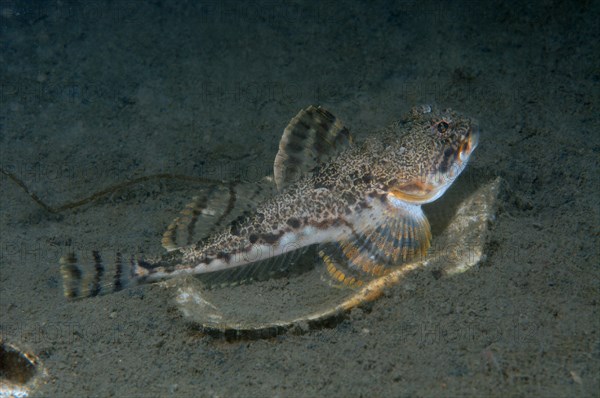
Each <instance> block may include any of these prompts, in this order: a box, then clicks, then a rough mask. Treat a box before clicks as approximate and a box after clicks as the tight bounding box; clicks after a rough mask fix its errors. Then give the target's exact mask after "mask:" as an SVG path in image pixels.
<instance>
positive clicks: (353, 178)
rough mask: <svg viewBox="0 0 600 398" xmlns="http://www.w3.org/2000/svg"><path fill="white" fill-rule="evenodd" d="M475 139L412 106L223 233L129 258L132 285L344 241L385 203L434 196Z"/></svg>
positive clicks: (465, 124) (439, 115) (376, 218)
mask: <svg viewBox="0 0 600 398" xmlns="http://www.w3.org/2000/svg"><path fill="white" fill-rule="evenodd" d="M477 142H478V130H477V125H476V123H475V122H474V121H473V120H471V119H469V118H466V117H463V116H460V115H459V114H457V113H456V112H454V111H452V110H444V111H441V110H438V109H435V108H433V107H431V106H429V105H424V106H420V107H416V108H413V109H412V111H411V112H410V113H409V115H407V116H406V117H405V118H404V119H402V120H400V121H398V122H396V123H393V124H392V125H390V126H389V127H387V128H385V129H383V130H381V131H377V132H375V133H373V134H371V135H369V138H367V139H366V140H365V141H364V142H363V143H362V144H360V145H355V146H350V147H349V148H348V149H346V150H345V151H343V152H341V153H340V154H338V155H337V156H336V157H334V158H333V159H332V160H331V161H329V162H327V163H325V164H322V165H320V166H319V167H318V168H317V169H316V170H315V171H314V172H313V173H312V175H310V176H308V177H304V178H300V179H299V180H298V181H296V182H295V183H293V184H291V185H289V186H287V187H286V188H285V189H284V190H283V191H282V192H281V193H279V194H278V195H276V196H274V197H273V198H271V199H269V200H267V201H266V202H264V203H262V204H261V205H260V206H258V208H257V209H256V210H255V211H254V212H252V213H251V214H249V215H247V216H244V217H243V218H240V219H237V220H235V221H234V222H232V223H231V225H229V226H228V227H227V228H225V229H224V230H223V231H222V232H220V233H216V234H213V235H211V236H209V237H208V238H206V239H203V240H201V241H200V242H198V243H196V244H194V245H190V246H186V247H182V248H179V249H177V250H174V251H172V252H170V253H167V254H165V255H164V256H162V257H160V258H158V259H155V260H138V261H136V262H135V267H134V270H133V278H134V279H137V282H138V283H141V282H146V281H154V280H161V279H165V278H170V277H174V276H177V275H185V274H199V273H207V272H213V271H218V270H223V269H228V268H233V267H239V266H243V265H244V264H249V263H254V262H256V261H260V260H264V259H267V258H270V257H274V256H278V255H281V254H283V253H286V252H289V251H293V250H297V249H299V248H302V247H306V246H309V245H312V244H316V243H326V242H338V241H343V240H345V239H350V238H351V237H352V236H354V235H355V234H356V232H357V231H360V230H361V229H363V228H364V226H365V225H368V224H369V223H371V224H377V223H380V222H384V221H385V220H384V219H383V218H384V217H385V216H386V214H387V213H386V209H387V208H404V207H406V208H409V210H408V211H412V210H411V209H412V208H414V209H416V210H417V211H420V205H421V204H423V203H429V202H432V201H434V200H436V199H437V198H439V197H440V196H441V195H442V194H443V193H444V192H445V190H446V189H447V188H448V187H449V186H450V185H451V184H452V182H453V181H454V180H455V179H456V178H457V177H458V175H459V174H460V173H461V171H462V170H463V169H464V167H465V166H466V164H467V162H468V160H469V157H470V155H471V153H472V152H473V150H474V149H475V147H476V146H477Z"/></svg>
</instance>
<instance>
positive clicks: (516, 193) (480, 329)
mask: <svg viewBox="0 0 600 398" xmlns="http://www.w3.org/2000/svg"><path fill="white" fill-rule="evenodd" d="M599 16H600V7H599V2H594V1H573V2H568V1H565V2H561V1H541V2H506V1H493V2H480V1H457V2H421V1H398V2H383V1H376V2H347V3H339V2H335V1H324V2H318V3H317V2H290V3H287V4H281V3H279V2H250V3H245V4H242V3H238V2H233V1H232V2H228V1H223V2H222V1H213V2H195V1H188V2H168V1H154V2H140V1H88V2H81V3H79V2H71V1H60V2H58V1H49V2H28V1H22V2H20V1H16V2H13V1H2V2H0V31H1V42H0V45H1V50H0V65H1V66H0V68H1V69H0V79H1V81H0V82H1V87H2V90H1V92H0V96H1V97H0V117H1V119H0V163H1V165H2V168H3V169H4V170H8V171H10V172H11V173H14V174H15V175H17V176H18V177H19V178H20V179H21V180H23V181H24V182H25V183H26V184H27V186H29V187H30V189H31V190H32V191H34V192H35V193H37V195H39V196H40V197H41V198H43V200H44V201H46V202H47V203H49V204H51V205H59V204H61V203H65V202H69V201H72V200H76V199H78V198H81V197H84V196H86V195H88V194H90V193H92V192H95V191H98V190H99V189H102V188H104V187H106V186H109V185H111V184H115V183H119V182H122V181H126V180H131V179H133V178H136V177H139V176H144V175H151V174H156V173H176V174H181V175H193V176H202V177H208V178H217V179H231V178H235V177H240V178H244V179H258V178H260V177H262V176H263V175H265V174H267V173H269V172H270V168H271V165H272V159H273V157H274V155H275V153H276V150H277V144H278V140H279V137H280V135H281V132H282V129H283V128H284V127H285V125H286V124H287V122H288V121H289V119H290V118H291V117H292V116H293V115H295V114H296V112H297V111H298V110H299V109H301V108H304V107H306V106H307V105H309V104H318V105H323V106H326V107H327V108H328V109H329V110H331V111H332V112H333V113H335V114H336V115H337V116H338V117H340V118H341V119H343V120H344V121H345V123H346V125H347V126H349V127H350V129H351V130H352V131H353V134H354V135H355V136H356V137H357V138H358V139H360V138H361V137H364V136H365V135H366V134H368V133H369V131H371V130H373V129H376V128H379V127H382V126H384V125H385V124H387V123H389V122H391V121H393V120H394V119H397V118H398V117H399V115H400V114H401V113H403V112H405V111H406V110H407V109H409V108H410V107H411V106H413V105H415V104H420V103H436V104H438V105H440V106H444V107H452V108H455V109H458V110H460V111H461V112H463V113H466V114H468V115H470V116H473V117H476V118H477V119H479V121H480V125H481V129H482V135H481V139H480V147H479V148H478V149H477V152H476V155H475V158H474V159H473V163H472V164H471V165H470V167H471V171H472V172H473V173H476V174H477V173H478V174H480V175H485V176H494V175H499V176H502V177H503V178H504V180H505V181H506V186H507V189H506V193H505V194H504V195H503V197H502V198H501V204H500V211H499V214H498V217H497V221H496V223H495V224H494V225H493V226H492V228H493V233H492V237H491V241H490V243H489V247H488V250H487V260H486V261H485V262H484V263H483V264H481V266H480V267H478V268H477V269H474V270H472V271H470V272H468V273H465V274H462V275H460V276H459V277H455V278H449V279H436V278H435V277H434V276H432V275H431V274H430V273H427V272H423V273H421V274H418V275H415V276H413V277H411V278H409V280H407V281H406V283H405V284H403V285H402V286H399V287H398V289H395V290H394V291H392V292H390V294H389V295H388V297H385V298H384V299H383V300H380V301H378V302H377V303H375V304H374V305H373V306H371V307H370V308H369V309H368V310H359V311H354V312H353V313H352V314H351V315H350V317H349V318H348V319H347V320H345V321H343V322H341V323H340V324H338V325H336V326H335V327H334V328H325V329H318V330H312V331H309V332H307V333H304V334H300V335H295V334H286V335H282V336H279V337H276V338H272V339H266V340H257V341H238V342H224V341H219V340H214V339H212V338H210V337H207V336H203V335H202V334H199V333H197V332H195V331H194V329H193V328H191V327H190V325H189V324H188V323H187V322H186V321H185V319H183V318H182V317H181V316H180V314H179V313H178V312H177V311H176V310H175V309H174V308H173V304H172V302H171V301H170V300H171V295H170V292H169V291H168V290H165V289H161V288H160V287H159V286H155V285H153V286H149V287H145V288H143V289H136V290H135V291H133V292H123V293H121V294H117V295H109V296H105V297H102V298H98V299H94V300H88V301H82V302H78V303H67V302H66V301H65V300H64V298H63V296H62V287H61V282H60V275H59V273H58V265H57V259H58V258H59V257H60V256H61V255H62V254H64V252H65V251H66V250H67V246H68V245H70V247H74V248H75V249H78V250H83V251H89V250H90V249H103V250H109V251H113V250H115V248H119V249H122V250H125V251H126V250H129V251H131V252H139V251H144V252H146V253H156V252H159V251H160V250H161V249H160V245H159V242H160V236H161V233H162V230H163V229H164V227H165V225H167V224H168V223H169V222H170V220H171V219H172V218H173V217H174V215H175V214H177V212H178V211H179V210H180V209H181V208H182V207H183V205H184V204H185V203H187V202H188V201H189V199H190V197H191V196H193V195H194V192H195V190H196V189H198V188H199V187H198V186H194V185H193V184H189V185H185V184H169V183H167V182H162V181H153V182H148V183H144V184H141V185H140V186H137V187H135V189H131V190H125V191H120V192H117V193H115V194H113V195H110V196H109V197H108V198H104V199H102V200H100V201H96V202H94V203H93V204H90V205H86V206H83V207H79V208H77V209H75V210H67V211H64V212H61V213H59V214H58V215H52V214H48V213H47V212H45V211H44V210H42V209H40V208H39V207H38V206H37V205H36V204H35V203H34V202H33V201H32V200H31V198H30V197H29V196H28V195H26V194H25V193H24V192H23V191H22V190H21V189H20V188H19V187H18V186H17V185H16V184H14V182H13V181H11V180H10V179H8V178H7V177H6V176H5V175H2V177H1V180H0V186H1V189H2V195H1V198H0V226H1V228H0V233H1V241H2V247H1V257H0V260H1V263H0V327H1V329H0V332H1V334H2V338H3V339H5V340H6V341H10V342H12V343H14V344H18V345H20V346H23V347H27V348H28V349H30V350H31V351H32V352H35V353H36V354H37V355H39V356H40V358H41V359H42V361H43V362H44V364H45V366H46V367H47V369H48V373H49V378H48V380H47V384H45V385H44V386H43V387H41V388H40V390H39V391H38V394H39V396H52V397H57V396H73V397H80V396H110V395H115V396H123V397H128V396H184V397H187V396H198V395H199V396H221V397H223V396H325V395H327V396H404V395H419V396H432V395H438V396H457V395H461V396H465V395H466V396H469V395H478V396H479V395H505V394H510V395H525V394H532V395H544V396H593V395H595V394H597V391H598V389H599V387H600V386H599V379H600V376H599V374H600V336H599V332H598V331H599V330H600V328H599V326H600V325H599V316H598V302H599V298H600V296H599V270H598V263H599V261H598V260H599V258H598V257H599V254H598V236H599V234H598V231H599V230H598V226H599V212H598V197H599V196H598V194H599V192H598V191H599V175H598V152H599V141H600V139H599V138H598V137H599V135H598V134H597V131H598V130H599V128H600V122H599V120H600V119H599V118H598V115H599V114H600V110H599V99H600V98H599V97H600V68H599V66H598V65H599V63H598V60H599V58H600V44H599V43H600V33H599V28H598V19H599ZM594 391H596V393H594Z"/></svg>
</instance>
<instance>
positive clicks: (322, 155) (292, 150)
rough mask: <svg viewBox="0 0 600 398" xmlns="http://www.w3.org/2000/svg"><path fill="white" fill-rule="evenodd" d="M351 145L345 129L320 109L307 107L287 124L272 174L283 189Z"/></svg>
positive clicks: (278, 187)
mask: <svg viewBox="0 0 600 398" xmlns="http://www.w3.org/2000/svg"><path fill="white" fill-rule="evenodd" d="M350 144H352V137H351V136H350V132H349V131H348V129H347V128H346V127H345V126H344V125H343V124H342V122H341V121H340V120H338V119H337V118H336V117H335V116H333V115H332V114H331V113H329V112H328V111H326V110H325V109H323V108H321V107H318V108H317V107H314V106H312V105H311V106H309V107H308V108H306V109H303V110H301V111H300V112H298V114H297V115H296V116H295V117H294V118H293V119H292V120H291V121H290V123H289V124H288V126H287V127H286V128H285V130H284V131H283V136H282V137H281V141H279V151H278V152H277V155H276V156H275V164H274V170H273V171H274V174H275V184H276V185H277V189H279V190H282V189H283V188H285V187H286V186H288V185H289V184H291V183H293V182H294V181H296V180H297V179H298V178H300V177H301V176H304V175H308V174H310V172H311V171H312V170H313V169H314V168H315V167H316V166H318V165H319V164H320V163H323V162H326V161H328V160H329V159H331V158H332V157H334V156H335V155H337V154H339V153H340V152H341V151H343V150H344V149H345V148H346V147H347V146H349V145H350Z"/></svg>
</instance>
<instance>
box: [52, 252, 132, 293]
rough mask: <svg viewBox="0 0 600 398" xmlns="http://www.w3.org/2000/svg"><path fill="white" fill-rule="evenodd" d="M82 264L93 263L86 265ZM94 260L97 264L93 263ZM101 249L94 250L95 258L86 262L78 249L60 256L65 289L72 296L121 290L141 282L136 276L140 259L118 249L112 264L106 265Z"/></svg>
mask: <svg viewBox="0 0 600 398" xmlns="http://www.w3.org/2000/svg"><path fill="white" fill-rule="evenodd" d="M82 264H90V265H89V266H82ZM91 264H93V266H92V265H91ZM104 264H105V262H104V260H103V258H102V256H101V255H100V253H99V252H98V251H93V252H92V258H91V259H89V260H88V259H86V260H85V261H83V262H80V260H79V259H78V258H77V256H76V255H75V253H69V254H68V255H66V256H63V257H61V259H60V273H61V275H62V278H63V289H64V294H65V297H66V298H68V299H80V298H85V297H95V296H100V295H104V294H108V293H113V292H118V291H120V290H122V289H124V288H126V287H129V286H132V285H135V284H137V283H138V282H139V281H138V280H137V279H136V277H135V275H134V274H135V273H134V270H135V267H136V265H135V264H136V262H135V261H134V259H133V257H132V258H131V259H130V260H126V259H124V258H123V256H122V254H121V253H119V252H117V253H116V254H115V256H114V258H113V259H112V262H111V264H112V265H111V266H110V267H108V268H107V267H106V266H105V265H104Z"/></svg>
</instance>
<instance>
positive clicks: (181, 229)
mask: <svg viewBox="0 0 600 398" xmlns="http://www.w3.org/2000/svg"><path fill="white" fill-rule="evenodd" d="M274 193H275V185H274V184H273V181H272V179H268V178H264V179H262V180H261V181H256V182H248V183H240V184H230V185H229V186H225V185H218V186H213V187H211V188H210V189H209V190H208V191H207V192H205V193H204V194H203V195H200V196H196V197H194V198H193V200H192V202H191V203H189V204H188V205H187V206H186V207H185V208H184V209H183V210H182V211H181V212H180V213H179V217H177V218H176V219H174V220H173V222H171V224H170V225H169V226H168V227H167V230H166V231H165V232H164V234H163V237H162V245H163V247H164V248H165V249H167V250H168V251H173V250H177V249H179V248H181V247H184V246H189V245H192V244H195V243H196V242H198V241H199V240H201V239H202V238H206V237H207V236H209V235H210V234H211V233H213V232H216V231H219V230H220V229H222V228H224V227H226V226H227V225H229V224H230V223H231V222H232V221H233V220H235V219H236V218H238V217H240V216H243V215H244V214H245V213H248V212H251V211H252V210H254V209H255V208H256V206H257V204H258V203H260V202H262V201H264V200H265V199H267V198H269V197H271V196H272V195H273V194H274Z"/></svg>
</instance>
